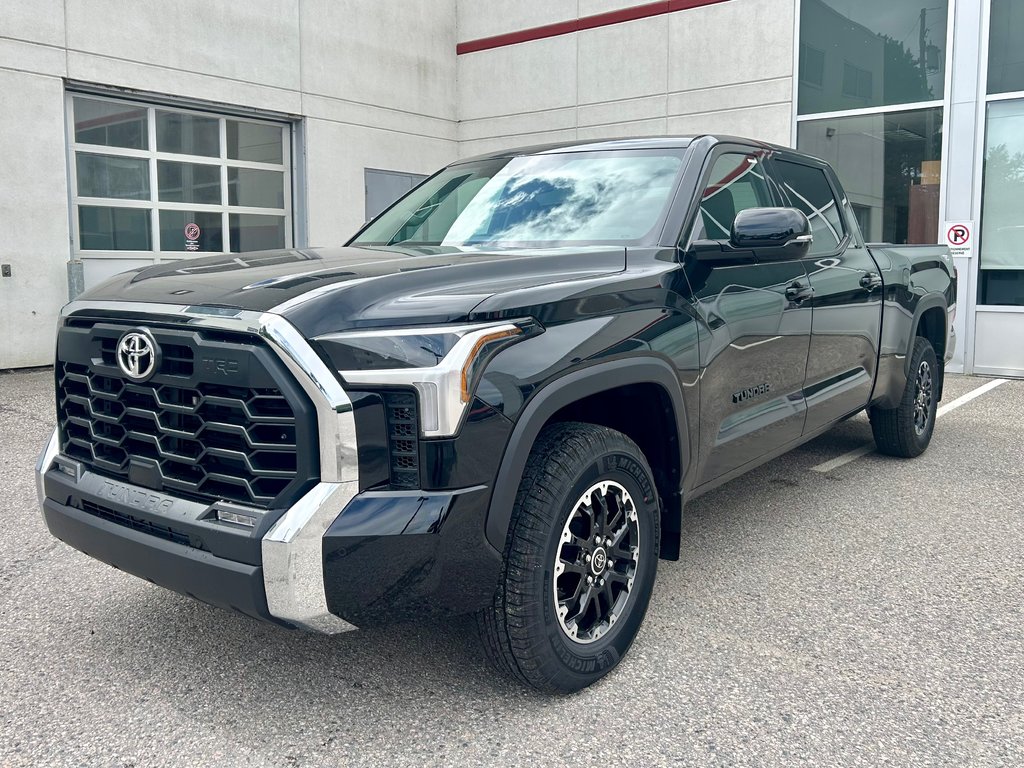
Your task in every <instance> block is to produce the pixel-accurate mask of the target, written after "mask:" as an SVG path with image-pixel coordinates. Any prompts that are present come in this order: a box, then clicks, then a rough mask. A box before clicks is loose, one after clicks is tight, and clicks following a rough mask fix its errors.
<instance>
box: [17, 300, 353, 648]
mask: <svg viewBox="0 0 1024 768" xmlns="http://www.w3.org/2000/svg"><path fill="white" fill-rule="evenodd" d="M89 310H93V311H102V312H104V313H105V314H107V315H109V316H111V317H117V316H118V315H121V316H123V317H124V318H125V319H127V320H130V321H132V322H134V323H138V324H140V325H145V320H144V319H143V318H145V317H150V318H153V319H154V320H157V319H160V318H163V319H164V320H171V321H173V322H174V323H175V324H176V325H178V326H181V327H195V328H218V329H224V330H234V331H243V332H247V333H254V334H257V335H259V336H261V337H262V338H263V339H264V340H265V341H266V342H267V344H268V345H269V346H270V348H271V349H272V350H273V351H274V352H275V353H276V354H277V355H278V357H280V358H281V360H282V361H283V363H284V364H285V366H286V367H287V368H288V370H289V371H290V372H291V373H292V375H293V376H294V377H295V379H296V380H297V381H298V383H299V384H300V385H301V386H302V388H303V390H305V392H306V394H307V395H308V396H309V398H310V400H311V401H312V402H313V403H314V405H315V407H316V414H317V429H318V432H319V443H320V483H318V484H317V485H316V486H315V487H313V488H312V489H311V490H310V491H309V492H308V493H306V495H305V496H303V497H302V498H301V499H299V501H298V502H296V503H295V504H294V505H293V506H291V507H290V508H289V509H288V510H287V511H286V512H285V513H284V514H283V515H282V516H281V517H280V518H279V519H278V520H277V522H276V523H275V524H274V525H273V527H272V528H271V529H270V530H269V531H267V533H266V534H265V535H264V537H263V539H262V542H261V549H262V558H263V564H262V568H263V583H264V587H265V590H266V599H267V608H268V610H269V612H270V614H271V615H272V616H274V617H275V618H277V619H280V620H281V621H284V622H286V623H288V624H292V625H295V626H297V627H301V628H304V629H309V630H314V631H317V632H325V633H337V632H345V631H348V630H352V629H355V627H354V626H353V625H352V624H350V623H349V622H347V621H345V620H343V619H341V618H340V617H338V616H335V615H334V614H332V613H331V612H330V611H329V610H328V607H327V596H326V593H325V590H324V570H323V537H324V533H325V532H326V531H327V529H328V528H329V527H330V525H331V523H333V522H334V520H335V519H336V518H337V517H338V516H339V515H340V514H341V512H342V510H344V508H345V507H346V506H347V505H348V503H349V502H350V501H351V500H352V499H353V498H354V497H355V496H356V494H357V493H358V492H359V460H358V446H357V444H356V429H355V418H354V415H353V412H352V402H351V400H350V399H349V397H348V395H347V394H346V393H345V390H344V389H343V388H342V386H341V384H340V383H339V382H338V380H337V378H336V377H335V376H334V375H333V374H332V373H331V371H330V369H329V368H328V367H327V366H326V365H325V364H324V362H323V361H322V360H321V359H320V357H319V356H318V355H317V354H316V353H315V352H314V351H313V349H312V348H311V347H310V346H309V344H308V343H307V342H306V340H305V339H304V338H303V337H302V335H301V334H300V333H299V332H298V331H297V330H296V329H295V328H294V327H293V326H292V325H291V323H289V322H288V321H287V320H285V319H284V318H283V317H281V316H280V315H277V314H275V313H274V312H273V311H270V312H246V311H242V310H230V309H224V308H220V307H187V306H180V305H170V304H148V303H147V304H143V303H130V302H96V301H94V302H89V301H81V302H72V303H71V304H69V305H67V306H66V307H65V308H64V310H63V311H62V313H61V315H62V318H63V317H68V316H70V315H73V314H75V313H77V312H81V311H89ZM58 452H59V440H58V436H57V431H56V430H54V432H53V434H52V435H51V436H50V439H49V441H48V442H47V444H46V446H45V447H44V448H43V451H42V453H41V454H40V456H39V460H38V461H37V463H36V492H37V494H38V497H39V503H40V507H42V505H43V502H44V499H45V487H44V483H43V479H44V475H45V474H46V472H47V471H49V470H50V469H51V467H52V466H53V462H54V460H55V459H56V457H57V454H58Z"/></svg>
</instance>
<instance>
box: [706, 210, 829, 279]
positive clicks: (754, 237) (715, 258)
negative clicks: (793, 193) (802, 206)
mask: <svg viewBox="0 0 1024 768" xmlns="http://www.w3.org/2000/svg"><path fill="white" fill-rule="evenodd" d="M813 240H814V238H813V236H812V235H811V223H810V221H808V220H807V216H805V215H804V213H803V211H798V210H797V209H796V208H747V209H745V210H742V211H740V212H739V213H737V214H736V218H735V219H734V220H733V222H732V232H731V233H730V236H729V239H728V240H694V241H693V242H692V243H690V247H689V249H688V253H689V254H690V255H691V256H692V257H693V258H694V259H696V260H697V261H699V262H705V263H711V264H718V265H719V266H730V265H739V264H756V263H757V262H759V261H789V260H791V259H802V258H803V257H804V256H806V255H807V251H808V249H809V248H810V247H811V242H812V241H813Z"/></svg>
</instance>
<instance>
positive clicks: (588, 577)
mask: <svg viewBox="0 0 1024 768" xmlns="http://www.w3.org/2000/svg"><path fill="white" fill-rule="evenodd" d="M593 583H594V577H593V576H587V584H593Z"/></svg>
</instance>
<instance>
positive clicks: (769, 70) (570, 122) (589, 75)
mask: <svg viewBox="0 0 1024 768" xmlns="http://www.w3.org/2000/svg"><path fill="white" fill-rule="evenodd" d="M644 4H645V3H644V2H622V1H621V0H620V1H618V2H616V0H551V1H548V2H539V1H537V0H527V1H526V2H518V3H514V4H511V5H509V4H499V3H496V2H492V1H490V0H488V1H486V2H484V1H482V0H459V2H458V37H459V41H460V42H462V43H465V42H467V41H473V40H478V39H480V38H485V37H492V36H496V35H506V34H509V33H513V32H520V31H522V30H527V29H530V28H535V27H538V26H542V25H547V24H555V23H559V22H572V21H573V20H576V19H583V18H586V17H589V16H592V15H594V14H600V13H605V12H608V11H618V10H621V9H623V8H628V7H631V6H637V5H644ZM795 8H796V3H795V2H794V0H732V1H731V2H725V3H718V4H713V5H708V6H703V7H698V8H692V9H689V10H683V11H675V12H672V13H664V14H661V15H657V16H651V17H648V18H642V19H637V20H634V21H625V22H621V23H616V24H611V25H607V26H600V27H597V28H593V29H585V30H583V31H577V32H570V33H568V34H562V35H558V36H554V37H547V38H543V39H537V40H531V41H528V42H520V43H514V44H511V45H504V46H501V47H496V48H491V49H488V50H481V51H476V52H473V53H463V54H462V55H460V56H459V57H458V108H457V114H458V116H459V125H458V136H459V142H460V143H459V151H460V153H461V154H462V155H463V156H466V155H473V154H477V153H480V152H486V151H489V150H492V149H499V148H504V147H508V146H514V145H519V144H524V143H544V142H548V141H563V140H572V139H590V138H603V137H609V136H622V135H655V134H666V133H668V134H686V133H695V132H700V133H707V132H729V133H735V134H741V135H748V136H753V137H755V138H761V139H765V140H768V141H774V142H778V143H781V144H789V143H790V139H791V135H792V94H793V45H794V40H793V34H794V13H795Z"/></svg>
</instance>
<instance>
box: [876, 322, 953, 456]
mask: <svg viewBox="0 0 1024 768" xmlns="http://www.w3.org/2000/svg"><path fill="white" fill-rule="evenodd" d="M941 375H942V372H941V371H940V370H939V368H938V360H937V358H936V356H935V350H934V349H933V348H932V345H931V343H930V342H929V341H928V340H927V339H925V338H924V337H922V336H918V337H917V339H916V340H915V341H914V352H913V355H912V356H911V359H910V376H909V377H908V378H907V386H906V388H905V389H904V390H903V397H902V398H901V399H900V404H899V405H898V406H897V407H896V408H888V409H882V408H872V409H871V410H870V411H869V413H868V416H869V418H870V419H871V431H872V433H873V434H874V436H875V444H876V445H877V446H878V450H879V452H880V453H885V454H888V455H890V456H903V457H905V458H911V457H914V456H920V455H921V454H922V453H924V450H925V448H927V447H928V443H929V442H931V439H932V432H933V431H934V429H935V411H936V409H937V407H938V400H937V399H936V396H937V394H938V380H939V376H941Z"/></svg>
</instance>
